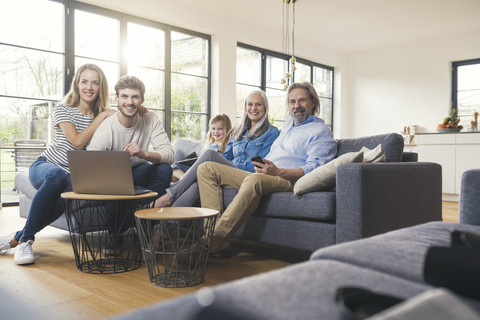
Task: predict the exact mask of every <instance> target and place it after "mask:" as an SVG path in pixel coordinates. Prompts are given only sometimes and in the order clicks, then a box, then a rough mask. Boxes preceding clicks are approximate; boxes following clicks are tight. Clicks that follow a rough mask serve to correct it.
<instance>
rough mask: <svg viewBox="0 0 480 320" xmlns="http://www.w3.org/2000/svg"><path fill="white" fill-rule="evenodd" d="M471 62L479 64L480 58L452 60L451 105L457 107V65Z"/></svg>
mask: <svg viewBox="0 0 480 320" xmlns="http://www.w3.org/2000/svg"><path fill="white" fill-rule="evenodd" d="M472 64H479V65H480V58H478V59H470V60H462V61H455V62H452V100H451V107H452V108H453V109H458V67H463V66H469V65H472Z"/></svg>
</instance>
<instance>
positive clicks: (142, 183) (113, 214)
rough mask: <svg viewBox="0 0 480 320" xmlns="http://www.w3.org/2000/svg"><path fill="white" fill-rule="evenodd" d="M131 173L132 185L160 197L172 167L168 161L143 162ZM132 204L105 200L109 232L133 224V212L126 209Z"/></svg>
mask: <svg viewBox="0 0 480 320" xmlns="http://www.w3.org/2000/svg"><path fill="white" fill-rule="evenodd" d="M132 175H133V184H134V185H136V186H139V187H143V188H146V189H149V190H152V191H154V192H157V193H158V197H160V196H162V195H164V194H165V189H166V188H167V187H168V186H170V182H171V181H172V167H171V166H170V165H169V164H168V163H155V164H151V163H143V164H141V165H139V166H136V167H135V168H132ZM151 202H153V200H152V199H145V200H142V201H140V202H138V204H140V205H146V204H148V203H151ZM132 206H135V203H132V202H130V201H121V202H118V203H115V201H107V203H106V212H107V217H108V218H107V219H108V230H109V232H110V233H111V234H118V233H121V232H124V231H125V230H126V229H128V228H129V227H131V226H132V225H134V224H135V219H134V215H133V212H131V211H129V210H128V208H132ZM115 221H117V222H115Z"/></svg>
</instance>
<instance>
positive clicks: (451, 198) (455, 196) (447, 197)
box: [442, 193, 459, 202]
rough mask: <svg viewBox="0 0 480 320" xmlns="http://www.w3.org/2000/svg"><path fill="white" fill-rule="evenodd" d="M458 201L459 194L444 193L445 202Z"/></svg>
mask: <svg viewBox="0 0 480 320" xmlns="http://www.w3.org/2000/svg"><path fill="white" fill-rule="evenodd" d="M458 199H459V196H458V194H454V193H442V200H443V201H451V202H458Z"/></svg>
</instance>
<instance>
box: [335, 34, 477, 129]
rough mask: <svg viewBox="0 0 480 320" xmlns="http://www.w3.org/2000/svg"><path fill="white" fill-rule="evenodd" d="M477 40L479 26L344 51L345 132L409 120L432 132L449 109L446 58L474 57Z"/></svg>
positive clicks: (399, 124) (393, 125)
mask: <svg viewBox="0 0 480 320" xmlns="http://www.w3.org/2000/svg"><path fill="white" fill-rule="evenodd" d="M479 39H480V30H479V31H478V32H474V33H468V34H463V35H459V36H449V37H445V38H442V39H435V40H430V41H424V42H422V43H414V44H408V45H403V46H396V47H390V48H385V49H381V50H375V51H369V52H364V53H358V54H353V55H350V56H349V64H348V66H349V69H348V70H349V81H348V83H349V90H348V97H349V104H348V107H347V108H345V109H346V110H344V111H345V112H348V115H347V116H346V117H347V118H348V122H347V126H348V130H347V132H346V134H347V135H348V136H350V137H358V136H365V135H371V134H378V133H384V132H392V131H395V132H400V131H402V130H403V127H404V126H405V125H411V124H416V125H418V126H419V127H420V130H421V131H423V132H432V131H435V129H436V125H437V124H439V123H440V122H441V121H442V119H443V118H445V117H446V116H448V111H449V108H450V100H451V62H452V61H459V60H468V59H474V58H480V41H479ZM342 132H345V131H344V130H342Z"/></svg>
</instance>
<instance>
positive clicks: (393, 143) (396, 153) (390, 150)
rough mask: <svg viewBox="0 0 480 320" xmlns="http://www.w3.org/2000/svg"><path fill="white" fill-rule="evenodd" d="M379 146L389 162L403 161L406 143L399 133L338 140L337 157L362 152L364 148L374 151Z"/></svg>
mask: <svg viewBox="0 0 480 320" xmlns="http://www.w3.org/2000/svg"><path fill="white" fill-rule="evenodd" d="M379 144H381V145H382V146H383V149H384V150H385V157H386V161H387V162H400V161H402V156H403V147H404V146H405V142H404V140H403V137H402V136H401V135H399V134H398V133H388V134H380V135H375V136H368V137H361V138H353V139H339V140H337V157H339V156H341V155H342V154H345V153H348V152H357V151H360V150H361V149H362V147H367V148H369V149H374V148H375V147H377V146H378V145H379Z"/></svg>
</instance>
